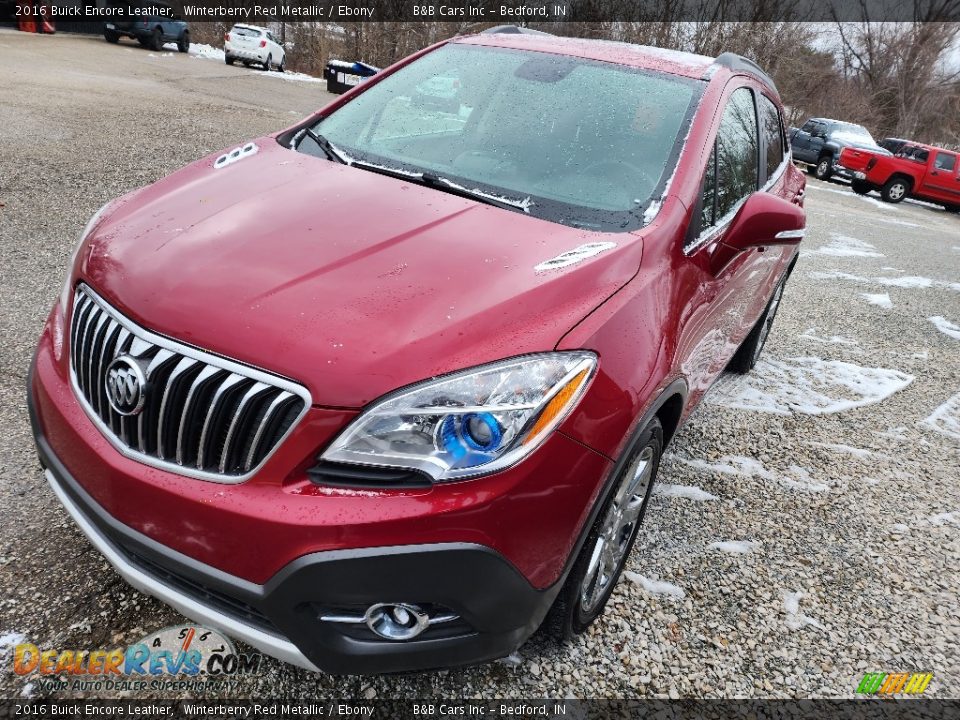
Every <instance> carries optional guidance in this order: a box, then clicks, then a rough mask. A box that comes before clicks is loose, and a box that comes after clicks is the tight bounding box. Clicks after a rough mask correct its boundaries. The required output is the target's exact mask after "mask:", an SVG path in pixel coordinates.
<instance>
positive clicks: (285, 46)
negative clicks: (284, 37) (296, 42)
mask: <svg viewBox="0 0 960 720" xmlns="http://www.w3.org/2000/svg"><path fill="white" fill-rule="evenodd" d="M283 49H284V50H293V43H292V42H290V41H289V40H288V41H287V42H285V43H284V44H283Z"/></svg>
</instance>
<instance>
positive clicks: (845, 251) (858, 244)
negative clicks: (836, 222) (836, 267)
mask: <svg viewBox="0 0 960 720" xmlns="http://www.w3.org/2000/svg"><path fill="white" fill-rule="evenodd" d="M830 237H831V239H830V242H829V243H827V244H826V245H824V246H823V247H820V248H817V249H816V250H814V252H816V253H819V254H820V255H833V256H834V257H886V256H885V255H884V254H883V253H878V252H877V251H876V250H877V248H876V247H874V246H873V245H871V244H870V243H868V242H864V241H863V240H857V238H853V237H850V236H848V235H841V234H840V233H830Z"/></svg>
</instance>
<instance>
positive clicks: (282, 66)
mask: <svg viewBox="0 0 960 720" xmlns="http://www.w3.org/2000/svg"><path fill="white" fill-rule="evenodd" d="M277 69H278V70H279V71H280V72H282V73H285V72H286V71H287V56H286V55H284V56H283V58H282V59H281V60H280V67H278V68H277Z"/></svg>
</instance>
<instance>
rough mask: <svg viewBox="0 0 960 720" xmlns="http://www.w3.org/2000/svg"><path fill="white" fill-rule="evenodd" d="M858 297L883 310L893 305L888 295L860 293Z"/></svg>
mask: <svg viewBox="0 0 960 720" xmlns="http://www.w3.org/2000/svg"><path fill="white" fill-rule="evenodd" d="M860 297H862V298H863V299H865V300H866V301H867V302H868V303H870V304H871V305H879V306H880V307H882V308H883V309H884V310H889V309H890V308H892V307H893V303H892V302H891V301H890V293H876V294H875V293H860Z"/></svg>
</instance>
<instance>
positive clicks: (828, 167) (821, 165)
mask: <svg viewBox="0 0 960 720" xmlns="http://www.w3.org/2000/svg"><path fill="white" fill-rule="evenodd" d="M831 175H833V163H832V162H831V160H830V158H828V157H822V158H820V161H819V162H818V163H817V167H815V168H814V170H813V176H814V177H815V178H817V180H829V179H830V176H831Z"/></svg>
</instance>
